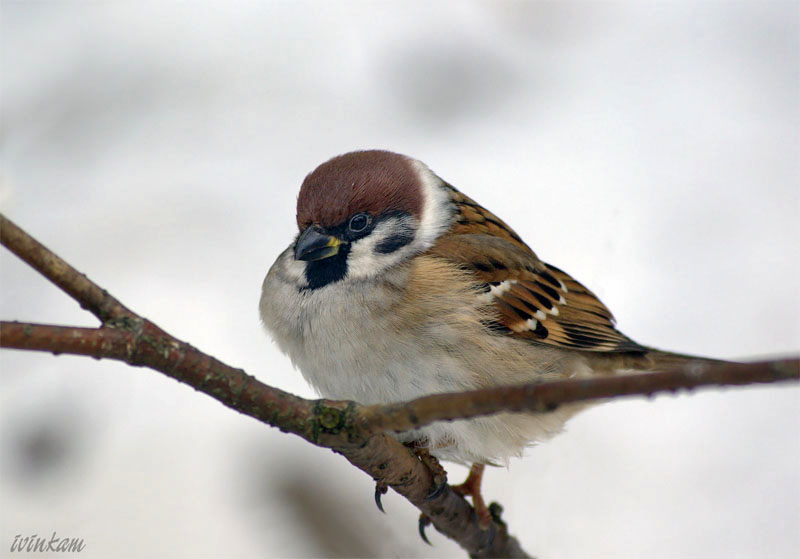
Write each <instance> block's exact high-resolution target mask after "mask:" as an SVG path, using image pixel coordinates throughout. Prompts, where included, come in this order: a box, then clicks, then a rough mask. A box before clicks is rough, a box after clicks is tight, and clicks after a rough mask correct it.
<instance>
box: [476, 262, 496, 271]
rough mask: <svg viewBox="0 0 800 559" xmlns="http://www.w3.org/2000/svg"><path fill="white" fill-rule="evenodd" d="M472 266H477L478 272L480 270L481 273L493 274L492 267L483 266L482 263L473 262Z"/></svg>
mask: <svg viewBox="0 0 800 559" xmlns="http://www.w3.org/2000/svg"><path fill="white" fill-rule="evenodd" d="M472 265H473V266H475V269H476V270H480V271H481V272H491V271H492V267H491V266H488V265H486V264H483V263H482V262H473V263H472Z"/></svg>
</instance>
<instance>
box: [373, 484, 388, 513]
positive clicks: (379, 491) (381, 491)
mask: <svg viewBox="0 0 800 559" xmlns="http://www.w3.org/2000/svg"><path fill="white" fill-rule="evenodd" d="M387 491H389V486H388V485H386V482H385V481H376V482H375V504H376V505H377V507H378V510H379V511H381V512H382V513H384V514H386V511H385V510H383V503H381V496H382V495H386V492H387Z"/></svg>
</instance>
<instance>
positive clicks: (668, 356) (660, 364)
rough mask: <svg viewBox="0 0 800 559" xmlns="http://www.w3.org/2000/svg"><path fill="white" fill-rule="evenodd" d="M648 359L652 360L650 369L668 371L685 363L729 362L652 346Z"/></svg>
mask: <svg viewBox="0 0 800 559" xmlns="http://www.w3.org/2000/svg"><path fill="white" fill-rule="evenodd" d="M646 357H647V358H648V360H650V361H651V364H650V366H648V368H647V369H648V371H651V372H656V371H668V370H670V369H676V368H678V367H683V366H685V365H690V364H697V365H720V364H722V363H729V361H723V360H721V359H710V358H708V357H698V356H696V355H684V354H682V353H673V352H671V351H662V350H660V349H652V348H650V349H649V351H648V352H647V354H646Z"/></svg>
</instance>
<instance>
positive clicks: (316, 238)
mask: <svg viewBox="0 0 800 559" xmlns="http://www.w3.org/2000/svg"><path fill="white" fill-rule="evenodd" d="M341 244H342V241H341V240H340V239H338V238H337V237H334V236H333V235H326V234H325V233H323V232H322V231H321V230H320V229H319V228H317V226H315V225H312V226H311V227H309V228H308V229H306V230H305V231H303V234H302V235H300V238H299V239H297V244H296V245H295V247H294V258H295V260H307V261H314V260H322V259H324V258H330V257H331V256H335V255H336V254H338V253H339V247H340V246H341Z"/></svg>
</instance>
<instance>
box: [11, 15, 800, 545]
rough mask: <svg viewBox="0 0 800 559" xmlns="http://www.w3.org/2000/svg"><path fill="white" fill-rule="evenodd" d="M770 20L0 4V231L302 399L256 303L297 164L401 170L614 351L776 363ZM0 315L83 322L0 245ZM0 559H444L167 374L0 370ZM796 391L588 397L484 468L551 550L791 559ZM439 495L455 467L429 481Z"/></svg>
mask: <svg viewBox="0 0 800 559" xmlns="http://www.w3.org/2000/svg"><path fill="white" fill-rule="evenodd" d="M799 19H800V18H799V17H798V3H797V2H796V1H789V2H757V1H752V2H700V3H698V2H694V1H681V2H679V1H675V2H666V3H657V4H653V3H620V2H603V3H599V2H552V3H551V2H536V3H523V2H439V3H436V4H435V5H433V6H431V5H429V3H423V2H403V3H401V2H391V3H383V2H338V3H333V2H331V3H327V2H321V1H320V2H313V3H298V2H291V3H289V2H277V3H271V2H233V3H226V4H225V5H223V4H222V3H210V2H181V3H141V2H139V3H120V2H106V3H102V2H12V1H10V0H3V1H2V4H0V37H1V38H2V78H1V79H2V137H1V140H0V141H1V142H2V148H1V149H2V176H1V177H0V203H1V204H2V211H3V212H4V213H5V214H6V215H7V216H8V217H9V218H11V219H12V220H15V221H16V222H17V223H18V224H19V225H21V226H22V227H23V228H25V229H27V230H28V231H29V232H30V233H31V234H33V235H34V236H36V237H37V238H38V239H39V240H41V241H42V242H44V243H45V244H46V245H48V246H49V247H50V248H52V249H53V250H55V251H56V252H57V253H58V254H59V255H61V256H62V257H64V258H65V259H67V260H68V261H69V262H70V263H72V264H73V265H74V266H76V267H77V268H78V269H79V270H81V271H83V272H85V273H87V274H88V275H89V276H90V277H91V278H92V279H93V280H95V281H97V282H98V283H99V284H100V285H102V286H104V287H106V288H107V289H109V290H110V291H111V292H112V293H113V294H114V295H116V296H117V297H119V298H120V299H121V300H122V301H123V302H124V303H125V304H126V305H128V306H129V307H131V308H132V309H134V310H135V311H137V312H139V313H141V314H143V315H144V316H147V317H149V318H150V319H151V320H153V321H154V322H156V323H157V324H159V325H160V326H161V327H163V328H165V329H166V330H167V331H169V332H170V333H172V334H174V335H176V336H178V337H180V338H182V339H184V340H186V341H189V342H190V343H192V344H193V345H195V346H197V347H199V348H200V349H202V350H204V351H206V352H209V353H211V354H212V355H215V356H216V357H218V358H220V359H222V360H224V361H226V362H227V363H229V364H231V365H234V366H240V367H244V368H245V369H246V370H247V371H248V372H250V373H252V374H255V375H256V376H257V377H259V378H260V379H261V380H263V381H264V382H267V383H269V384H273V385H276V386H279V387H281V388H283V389H286V390H290V391H292V392H295V393H298V394H301V395H304V396H313V394H312V392H311V391H310V389H309V388H308V387H307V386H306V385H305V383H304V382H303V380H302V378H301V377H300V374H299V373H298V372H296V371H293V370H292V367H291V365H290V363H289V361H288V359H286V358H285V357H283V356H282V355H280V354H279V352H278V351H277V350H276V348H275V346H274V345H273V344H272V343H271V342H270V341H269V339H268V338H267V337H266V336H265V334H264V332H263V331H262V328H261V326H260V324H259V319H258V314H257V310H256V307H257V301H258V297H259V292H260V284H261V280H262V278H263V276H264V274H265V273H266V271H267V269H268V267H269V266H270V264H271V263H272V261H273V260H274V258H275V257H276V255H277V254H278V253H279V252H280V251H281V250H282V249H283V248H284V247H285V246H287V244H288V243H289V242H290V241H291V239H292V236H293V235H294V233H295V224H294V203H295V197H296V193H297V190H298V188H299V185H300V183H301V181H302V179H303V177H304V176H305V174H306V173H308V172H310V171H311V170H312V169H313V168H314V167H315V166H316V165H318V164H319V163H321V162H323V161H324V160H326V159H328V158H329V157H331V156H333V155H336V154H339V153H343V152H346V151H350V150H352V149H358V148H384V149H391V150H394V151H399V152H401V153H406V154H409V155H412V156H414V157H417V158H419V159H422V160H423V161H425V162H426V163H428V165H430V167H431V168H432V169H433V170H434V171H436V172H437V173H438V174H440V175H441V176H442V177H444V178H445V179H446V180H448V181H450V182H451V183H452V184H454V185H456V186H457V187H458V188H460V189H462V190H463V191H464V192H466V193H468V194H469V195H470V196H472V197H474V198H475V199H477V200H478V201H479V202H481V203H482V204H484V205H485V206H487V207H488V208H489V209H491V210H492V211H494V212H495V213H497V214H498V215H500V216H501V217H503V219H505V220H506V221H507V222H508V223H509V224H510V225H511V226H512V227H514V228H515V229H516V230H517V231H518V232H519V233H520V234H521V236H522V237H523V238H524V239H526V240H527V241H528V243H529V244H531V246H532V247H533V248H534V250H536V252H537V253H538V254H539V256H540V257H542V258H543V259H544V260H546V261H549V262H552V263H553V264H555V265H557V266H559V267H561V268H564V269H565V270H567V271H568V272H570V273H571V274H573V275H574V276H575V277H577V278H578V279H579V280H581V281H583V282H584V283H586V284H587V285H588V286H589V287H590V288H592V289H593V290H594V291H595V292H596V293H597V294H598V295H599V296H600V297H601V298H602V299H603V300H604V301H605V302H606V304H607V305H608V306H609V307H610V308H611V309H612V310H613V311H614V313H615V314H616V317H617V319H618V323H619V325H620V329H621V330H622V331H623V332H625V333H626V334H628V335H629V336H631V337H632V338H634V339H636V340H637V341H640V342H642V343H647V344H651V345H656V346H658V347H662V348H665V349H671V350H676V351H684V352H693V353H698V354H704V355H710V356H716V357H721V358H731V359H735V358H743V359H748V358H756V357H758V356H764V355H776V354H785V353H788V352H792V351H795V352H796V351H797V349H798V346H799V345H800V344H798V341H800V287H798V286H799V285H800V283H798V277H800V264H798V248H800V225H798V224H799V223H800V166H799V164H798V153H800V149H799V148H800V132H799V131H800V103H798V101H799V100H800V73H799V72H800V70H799V69H800V46H799V45H800V31H799V30H800V23H799ZM0 266H1V267H2V269H1V270H0V281H2V299H1V300H0V317H2V319H5V320H11V319H15V320H25V321H36V322H45V323H59V324H77V325H87V326H94V325H95V324H96V323H95V321H94V320H93V319H92V317H91V316H90V315H89V314H88V313H85V312H83V311H81V309H80V308H78V306H77V305H76V304H75V303H74V302H73V301H72V300H70V299H69V298H68V297H66V296H65V295H63V294H62V293H61V292H59V291H58V290H57V289H56V288H54V287H53V286H51V285H50V284H48V283H47V282H46V281H45V280H43V279H41V278H40V277H38V276H37V274H36V273H34V272H33V271H31V270H30V269H29V268H27V267H26V266H25V265H24V264H22V263H21V262H20V261H18V260H17V259H16V258H15V257H14V256H13V255H11V254H10V253H9V252H8V251H6V250H5V249H3V250H0ZM0 367H2V375H0V555H2V554H6V555H8V554H9V549H10V545H11V543H12V541H13V539H14V536H15V535H17V534H21V535H23V536H28V535H32V534H39V535H40V536H44V535H47V536H48V537H49V535H50V534H51V533H52V532H53V531H55V532H57V533H58V535H59V537H80V538H83V540H84V541H85V543H86V549H85V551H84V552H83V553H82V554H81V556H82V557H86V558H89V557H112V556H113V557H132V558H133V557H218V556H226V557H241V558H250V557H316V556H326V557H351V556H353V557H370V556H379V557H454V556H463V554H462V552H461V551H460V550H459V549H458V548H457V547H456V546H455V545H454V544H452V543H451V542H449V541H447V540H445V539H444V538H443V537H442V536H440V535H438V534H436V533H435V532H434V531H433V530H432V529H431V530H430V536H431V538H432V541H433V542H434V544H435V546H434V547H428V546H426V545H425V544H424V543H422V542H421V541H420V540H419V538H418V536H417V534H416V516H417V512H416V510H415V509H413V508H412V507H411V505H409V504H408V503H406V502H405V501H404V500H403V499H401V498H400V497H398V496H397V495H395V494H393V493H390V494H388V495H387V496H386V497H385V498H384V503H385V506H386V509H387V512H388V514H387V515H381V514H380V513H379V512H378V511H377V510H376V509H375V506H374V505H373V503H372V491H373V484H372V481H371V480H370V479H369V478H368V477H367V476H366V475H364V474H363V473H361V472H360V471H358V470H355V469H354V468H352V467H351V466H350V465H349V464H347V463H346V462H345V461H344V460H343V459H342V458H341V457H339V456H336V455H334V454H333V453H331V452H330V451H327V450H324V449H319V448H316V447H312V446H311V445H309V444H307V443H305V442H303V441H301V440H299V439H298V438H296V437H293V436H288V435H284V434H281V433H280V432H278V431H277V430H274V429H270V428H267V427H265V426H263V425H261V424H258V423H257V422H255V421H253V420H252V419H249V418H246V417H243V416H239V415H237V414H235V413H233V412H231V411H230V410H228V409H226V408H224V407H222V406H221V405H219V404H218V403H216V402H215V401H213V400H211V399H210V398H207V397H205V396H204V395H202V394H199V393H195V392H194V391H192V390H191V389H188V388H187V387H185V386H182V385H180V384H178V383H176V382H174V381H172V380H169V379H167V378H166V377H163V376H162V375H160V374H158V373H155V372H152V371H149V370H145V369H134V368H131V367H127V366H124V365H121V364H117V363H113V362H110V361H108V362H107V361H102V362H98V361H94V360H90V359H85V358H76V357H69V356H61V357H53V356H52V355H49V354H33V353H23V352H16V351H5V350H4V351H2V352H0ZM799 433H800V390H798V388H796V387H792V388H789V387H785V386H784V387H778V388H775V387H772V388H769V387H767V388H765V387H756V388H743V389H731V390H719V391H710V392H709V391H707V392H702V393H699V394H694V395H689V396H686V395H684V396H679V397H659V398H657V399H656V400H653V401H646V400H628V401H620V402H615V403H610V404H606V405H603V406H600V407H597V408H595V409H593V410H591V411H588V412H586V413H584V414H583V415H581V416H579V417H577V418H576V419H574V420H573V421H572V422H570V423H569V424H568V425H567V430H566V432H565V434H564V435H562V436H560V437H558V438H556V439H554V440H553V441H551V442H549V443H547V444H544V445H542V446H539V447H535V448H532V449H531V450H530V451H529V452H528V456H527V457H526V458H525V459H522V460H515V461H512V463H511V466H510V468H509V469H507V470H504V469H492V470H491V471H489V472H488V475H487V477H486V480H485V491H484V494H485V495H486V496H487V498H489V499H492V500H497V501H499V502H500V503H502V504H503V505H504V507H505V518H506V520H507V521H508V523H509V525H510V527H511V530H512V532H513V533H514V534H516V535H517V536H518V537H519V538H520V539H521V541H522V542H523V544H524V546H525V548H526V549H527V550H528V551H529V552H532V553H535V554H537V555H538V556H540V557H541V558H542V559H547V558H560V559H563V558H573V557H574V558H585V557H596V558H604V557H609V558H611V557H613V558H615V559H622V558H628V557H630V558H639V557H648V558H650V559H655V558H675V557H696V558H715V557H720V558H722V557H725V558H732V557H759V558H788V557H796V556H797V555H796V554H797V553H798V550H800V434H799ZM450 470H451V479H454V480H458V479H459V478H461V476H462V475H464V473H465V470H464V469H463V468H458V467H452V468H451V469H450Z"/></svg>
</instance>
